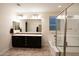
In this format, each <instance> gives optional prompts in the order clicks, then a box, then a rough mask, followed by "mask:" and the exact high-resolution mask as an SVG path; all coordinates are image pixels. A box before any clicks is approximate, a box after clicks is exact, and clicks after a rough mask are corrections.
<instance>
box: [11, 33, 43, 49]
mask: <svg viewBox="0 0 79 59" xmlns="http://www.w3.org/2000/svg"><path fill="white" fill-rule="evenodd" d="M12 46H13V47H23V48H41V47H42V34H41V32H24V33H23V32H19V33H15V34H13V35H12Z"/></svg>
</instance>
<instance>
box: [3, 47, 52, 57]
mask: <svg viewBox="0 0 79 59" xmlns="http://www.w3.org/2000/svg"><path fill="white" fill-rule="evenodd" d="M3 56H51V53H50V50H49V48H48V47H44V48H11V49H9V50H8V51H7V52H6V53H4V54H3Z"/></svg>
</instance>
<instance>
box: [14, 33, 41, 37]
mask: <svg viewBox="0 0 79 59" xmlns="http://www.w3.org/2000/svg"><path fill="white" fill-rule="evenodd" d="M13 36H42V33H41V32H18V33H14V34H13Z"/></svg>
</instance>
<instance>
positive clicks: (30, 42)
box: [27, 36, 41, 48]
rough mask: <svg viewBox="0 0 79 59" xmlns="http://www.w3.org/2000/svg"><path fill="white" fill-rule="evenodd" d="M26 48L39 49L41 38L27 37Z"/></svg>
mask: <svg viewBox="0 0 79 59" xmlns="http://www.w3.org/2000/svg"><path fill="white" fill-rule="evenodd" d="M27 47H29V48H41V37H35V36H28V37H27Z"/></svg>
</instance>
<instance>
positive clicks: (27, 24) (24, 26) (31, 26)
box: [13, 19, 42, 32]
mask: <svg viewBox="0 0 79 59" xmlns="http://www.w3.org/2000/svg"><path fill="white" fill-rule="evenodd" d="M13 29H14V30H15V31H17V30H20V32H41V31H42V23H41V19H22V20H20V22H16V21H13Z"/></svg>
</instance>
